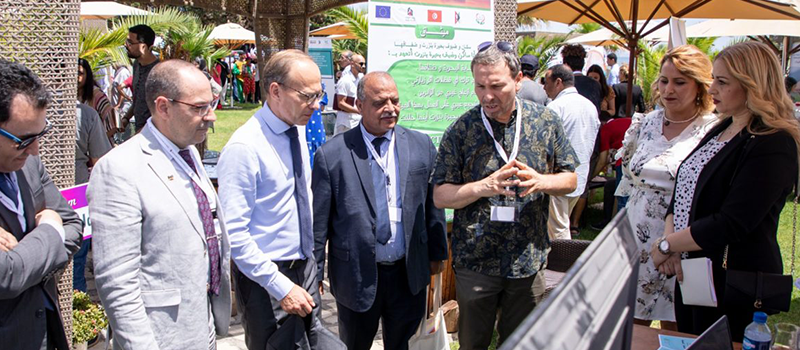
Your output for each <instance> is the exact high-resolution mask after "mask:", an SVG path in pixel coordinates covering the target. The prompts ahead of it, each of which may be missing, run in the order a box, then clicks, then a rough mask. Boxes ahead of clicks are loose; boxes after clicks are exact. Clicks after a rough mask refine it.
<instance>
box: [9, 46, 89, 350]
mask: <svg viewBox="0 0 800 350" xmlns="http://www.w3.org/2000/svg"><path fill="white" fill-rule="evenodd" d="M49 100H50V94H49V93H48V92H47V90H46V89H45V88H44V86H43V85H42V82H41V81H40V80H39V78H37V77H36V75H34V74H33V72H31V71H30V70H29V69H28V68H26V67H25V66H23V65H21V64H18V63H12V62H9V61H6V60H4V59H0V339H2V343H3V345H2V346H3V348H8V349H30V350H38V349H62V350H67V349H69V348H68V347H67V337H66V335H65V333H64V325H63V321H62V320H61V316H60V315H61V313H60V312H59V310H58V296H57V294H56V280H55V278H54V277H53V275H54V274H55V272H56V270H58V269H59V268H61V267H62V266H64V265H65V264H66V263H67V262H68V259H69V256H70V255H72V254H74V253H75V252H76V251H78V249H79V248H80V243H81V238H82V237H81V230H82V228H83V224H82V222H81V219H80V218H79V217H78V215H77V214H76V213H75V212H74V211H73V210H72V208H70V206H69V205H68V204H67V202H66V201H65V200H64V197H62V196H61V193H59V191H58V189H57V188H56V186H55V185H54V184H53V182H52V180H51V179H50V176H49V175H47V172H46V171H45V169H44V165H42V162H41V160H40V159H39V157H38V154H39V138H41V137H42V136H44V135H45V134H46V133H47V131H49V130H50V128H51V127H50V123H48V122H47V120H46V119H45V109H46V107H47V104H48V102H49Z"/></svg>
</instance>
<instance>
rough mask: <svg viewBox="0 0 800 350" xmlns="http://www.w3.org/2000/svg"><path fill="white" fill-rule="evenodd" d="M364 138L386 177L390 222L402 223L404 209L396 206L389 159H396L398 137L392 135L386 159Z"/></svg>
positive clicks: (385, 155)
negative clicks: (395, 141)
mask: <svg viewBox="0 0 800 350" xmlns="http://www.w3.org/2000/svg"><path fill="white" fill-rule="evenodd" d="M362 137H363V139H364V143H365V144H366V145H367V149H369V152H370V153H371V154H372V159H373V160H374V161H375V164H378V166H379V167H380V168H381V171H383V175H384V176H385V177H386V203H387V204H388V205H389V221H390V222H393V223H398V222H401V221H402V218H403V208H400V207H397V206H395V202H394V196H393V194H394V186H393V185H392V181H391V178H390V177H389V164H390V162H389V159H392V158H391V157H394V140H395V139H397V135H392V139H391V140H390V141H389V148H388V150H387V151H386V153H385V154H384V157H381V156H379V155H378V151H376V150H375V146H373V145H372V142H369V140H368V139H367V137H366V136H364V135H363V134H362Z"/></svg>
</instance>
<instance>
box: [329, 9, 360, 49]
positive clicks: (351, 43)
mask: <svg viewBox="0 0 800 350" xmlns="http://www.w3.org/2000/svg"><path fill="white" fill-rule="evenodd" d="M326 13H327V14H329V15H330V16H331V17H333V18H334V19H336V21H339V22H344V23H346V24H347V28H348V29H349V30H350V32H351V33H353V35H354V36H355V37H356V38H357V39H344V40H334V41H333V49H334V51H335V52H342V51H344V50H350V51H353V52H355V53H358V54H360V55H362V56H364V57H366V56H367V38H368V37H369V24H368V22H367V13H366V12H365V11H363V10H356V9H352V8H349V7H347V6H342V7H337V8H334V9H331V10H328V12H326Z"/></svg>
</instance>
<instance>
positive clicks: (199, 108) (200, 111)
mask: <svg viewBox="0 0 800 350" xmlns="http://www.w3.org/2000/svg"><path fill="white" fill-rule="evenodd" d="M167 101H169V102H177V103H180V104H182V105H187V106H189V107H192V110H193V111H194V112H195V113H197V116H198V117H201V118H202V117H205V116H207V115H208V113H209V112H211V109H212V108H214V107H216V106H217V102H218V101H219V100H217V99H214V101H211V103H209V104H199V105H196V104H194V103H189V102H183V101H179V100H176V99H174V98H167Z"/></svg>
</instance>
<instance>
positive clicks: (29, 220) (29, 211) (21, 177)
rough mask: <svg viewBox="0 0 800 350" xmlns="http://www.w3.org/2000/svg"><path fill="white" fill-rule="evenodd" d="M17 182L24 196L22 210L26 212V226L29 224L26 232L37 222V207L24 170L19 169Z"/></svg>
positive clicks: (21, 194) (21, 195)
mask: <svg viewBox="0 0 800 350" xmlns="http://www.w3.org/2000/svg"><path fill="white" fill-rule="evenodd" d="M17 184H18V185H19V193H20V197H22V210H23V213H25V226H27V227H25V232H30V231H32V230H33V228H34V227H35V224H36V208H35V207H34V206H33V191H31V186H30V185H29V184H28V180H27V179H26V178H25V174H24V173H23V172H22V170H18V171H17Z"/></svg>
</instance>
